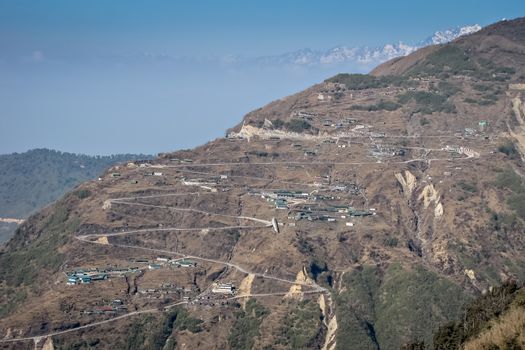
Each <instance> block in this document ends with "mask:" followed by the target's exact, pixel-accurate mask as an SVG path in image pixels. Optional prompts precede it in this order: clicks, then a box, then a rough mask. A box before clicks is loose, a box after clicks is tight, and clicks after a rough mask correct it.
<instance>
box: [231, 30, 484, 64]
mask: <svg viewBox="0 0 525 350" xmlns="http://www.w3.org/2000/svg"><path fill="white" fill-rule="evenodd" d="M480 29H481V26H480V25H478V24H475V25H470V26H464V27H458V28H455V29H450V30H445V31H438V32H436V33H434V35H432V36H430V37H428V38H427V39H425V40H422V41H421V42H419V43H417V44H416V45H407V44H404V43H402V42H399V43H397V44H386V45H384V46H382V47H366V46H365V47H347V46H337V47H334V48H332V49H329V50H326V51H322V50H311V49H302V50H298V51H293V52H288V53H284V54H281V55H275V56H263V57H257V58H252V59H248V61H251V62H252V63H259V64H280V65H295V66H297V65H298V66H312V65H339V64H345V63H353V64H355V63H357V64H363V65H369V64H377V63H381V62H384V61H387V60H390V59H392V58H395V57H400V56H406V55H408V54H410V53H412V52H414V51H416V50H418V49H420V48H422V47H425V46H428V45H437V44H445V43H448V42H449V41H452V40H454V39H456V38H458V37H460V36H463V35H467V34H472V33H475V32H477V31H478V30H480ZM230 59H231V57H230ZM233 61H237V62H239V61H241V62H242V61H245V62H246V60H243V59H240V60H233Z"/></svg>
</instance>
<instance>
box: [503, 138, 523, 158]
mask: <svg viewBox="0 0 525 350" xmlns="http://www.w3.org/2000/svg"><path fill="white" fill-rule="evenodd" d="M498 151H499V152H501V153H503V154H505V155H506V156H507V157H509V158H510V159H519V156H520V155H519V152H518V149H517V148H516V145H514V142H511V141H508V142H507V143H505V144H503V145H500V146H499V147H498Z"/></svg>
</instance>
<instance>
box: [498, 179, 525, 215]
mask: <svg viewBox="0 0 525 350" xmlns="http://www.w3.org/2000/svg"><path fill="white" fill-rule="evenodd" d="M495 185H496V187H498V188H500V189H507V190H509V191H510V192H511V195H510V197H509V198H508V200H507V204H508V205H509V207H510V208H511V209H512V210H513V211H514V212H515V214H516V215H517V216H518V217H519V218H520V219H521V220H525V184H524V183H523V180H522V179H521V177H520V176H519V175H518V174H516V173H515V172H514V170H512V169H507V170H505V171H504V172H502V173H501V174H499V175H498V176H497V178H496V181H495Z"/></svg>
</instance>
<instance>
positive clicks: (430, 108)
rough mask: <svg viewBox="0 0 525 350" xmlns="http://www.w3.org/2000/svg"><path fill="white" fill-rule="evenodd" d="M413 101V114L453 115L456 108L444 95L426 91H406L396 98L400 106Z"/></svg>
mask: <svg viewBox="0 0 525 350" xmlns="http://www.w3.org/2000/svg"><path fill="white" fill-rule="evenodd" d="M410 101H414V102H415V103H416V107H417V108H416V110H415V113H422V114H432V113H434V112H445V113H453V112H455V111H456V107H455V106H454V104H453V103H451V102H450V101H449V100H448V97H447V96H446V95H442V94H439V93H435V92H427V91H408V92H406V93H404V94H402V95H399V96H398V102H399V103H400V104H402V105H404V104H407V103H409V102H410Z"/></svg>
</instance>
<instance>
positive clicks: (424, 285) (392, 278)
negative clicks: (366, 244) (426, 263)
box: [336, 264, 468, 349]
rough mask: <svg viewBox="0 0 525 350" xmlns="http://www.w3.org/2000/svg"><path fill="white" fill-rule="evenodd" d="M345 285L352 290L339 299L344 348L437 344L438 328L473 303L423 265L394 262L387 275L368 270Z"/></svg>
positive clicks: (352, 276)
mask: <svg viewBox="0 0 525 350" xmlns="http://www.w3.org/2000/svg"><path fill="white" fill-rule="evenodd" d="M343 283H344V286H345V287H346V289H345V291H344V292H342V293H340V294H339V295H338V296H337V298H336V303H337V310H338V311H337V320H338V325H339V328H338V334H337V346H338V348H340V349H343V348H344V347H345V344H355V348H356V349H377V348H384V349H399V348H401V347H402V346H403V345H405V344H412V343H415V342H423V343H425V344H427V345H431V343H432V336H433V333H434V331H435V330H436V328H437V327H438V326H437V325H438V324H439V323H441V322H443V321H446V320H450V319H453V318H455V317H457V316H458V315H459V313H460V310H461V306H462V305H463V304H464V302H465V301H466V300H468V297H467V296H466V295H465V294H464V293H463V291H462V289H461V288H460V287H459V286H456V285H455V284H453V283H452V282H450V281H448V280H447V279H445V278H441V277H439V276H438V275H436V274H435V273H433V272H431V271H428V270H426V269H425V268H423V267H422V266H417V267H415V268H412V269H408V268H403V267H401V266H400V265H399V264H393V265H391V266H390V267H388V268H387V269H386V270H385V271H382V270H381V269H380V268H378V267H377V266H364V267H363V268H362V269H360V270H356V271H354V272H352V273H350V274H348V275H345V277H344V278H343Z"/></svg>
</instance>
